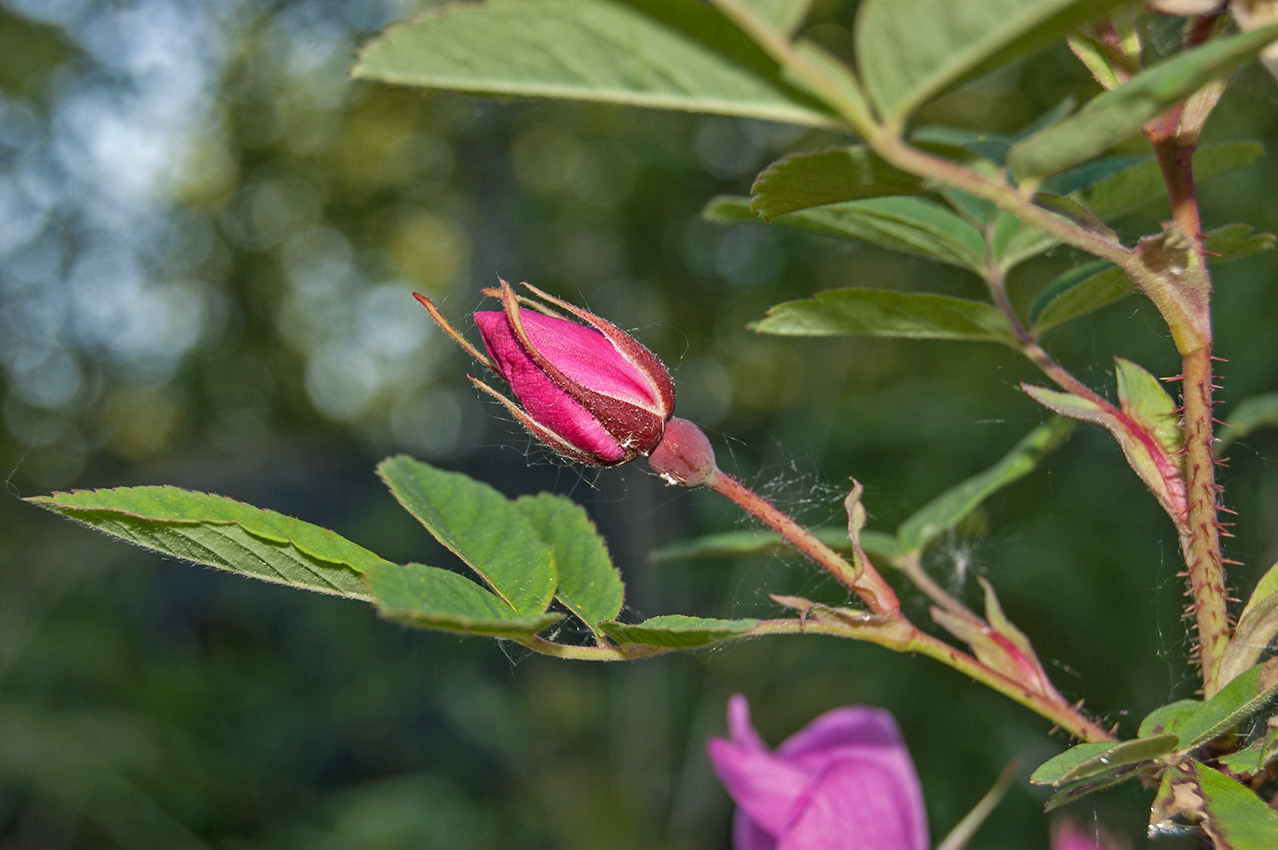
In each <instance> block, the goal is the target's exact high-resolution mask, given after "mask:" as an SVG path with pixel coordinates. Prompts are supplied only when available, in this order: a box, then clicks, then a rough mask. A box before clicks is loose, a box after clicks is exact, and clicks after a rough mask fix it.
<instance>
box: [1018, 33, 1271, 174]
mask: <svg viewBox="0 0 1278 850" xmlns="http://www.w3.org/2000/svg"><path fill="white" fill-rule="evenodd" d="M1275 38H1278V24H1275V25H1271V26H1268V27H1261V28H1259V29H1255V30H1252V31H1251V32H1245V33H1240V34H1238V35H1234V36H1227V37H1225V38H1218V39H1213V40H1212V41H1209V42H1208V43H1207V44H1205V45H1203V46H1202V47H1196V48H1193V49H1191V50H1186V51H1183V52H1181V53H1178V54H1176V55H1175V56H1173V57H1172V58H1170V59H1167V60H1164V61H1162V62H1159V63H1158V64H1156V65H1151V66H1150V67H1149V68H1146V69H1145V70H1144V71H1142V72H1141V73H1139V74H1137V75H1136V76H1135V77H1132V78H1131V79H1130V80H1128V81H1127V82H1126V83H1124V84H1123V85H1121V86H1119V87H1118V88H1116V89H1112V90H1110V91H1107V92H1105V93H1103V94H1101V95H1100V96H1098V97H1096V98H1095V99H1093V100H1091V101H1089V102H1088V103H1087V104H1086V105H1085V106H1084V107H1083V108H1082V109H1081V110H1079V111H1078V113H1077V114H1076V115H1074V116H1072V117H1070V118H1066V119H1065V120H1063V121H1060V122H1058V123H1056V124H1054V125H1052V126H1051V127H1047V128H1045V129H1044V130H1042V131H1041V132H1039V133H1036V134H1035V135H1033V136H1030V137H1029V138H1028V139H1025V140H1024V141H1021V142H1017V143H1016V144H1015V145H1013V146H1012V149H1011V150H1010V151H1009V152H1008V157H1007V161H1008V164H1009V165H1010V166H1011V168H1012V172H1013V173H1014V174H1015V175H1016V176H1017V178H1019V179H1021V180H1023V181H1026V180H1033V179H1036V178H1042V177H1046V176H1049V175H1052V174H1057V173H1059V172H1061V171H1064V170H1065V169H1067V168H1069V167H1070V166H1072V165H1077V164H1078V163H1080V162H1085V161H1086V160H1089V159H1092V158H1094V157H1096V156H1099V155H1100V154H1102V153H1104V152H1105V151H1106V150H1108V149H1109V148H1111V147H1113V146H1114V145H1116V144H1118V143H1119V142H1121V141H1123V140H1124V139H1126V138H1127V137H1128V136H1131V135H1132V134H1134V133H1137V132H1139V131H1140V128H1141V126H1142V125H1143V124H1144V123H1145V122H1146V121H1148V120H1149V119H1151V118H1153V117H1155V116H1156V115H1158V114H1159V113H1161V112H1163V111H1164V110H1165V109H1167V107H1169V106H1171V105H1172V104H1174V103H1176V102H1177V101H1180V100H1182V99H1184V98H1186V97H1188V96H1189V95H1191V94H1193V93H1194V92H1195V91H1197V90H1198V89H1200V88H1202V87H1203V86H1204V85H1206V84H1207V83H1209V82H1211V81H1212V80H1214V79H1216V78H1217V77H1220V76H1223V75H1225V74H1228V73H1229V72H1230V71H1232V70H1233V69H1234V68H1235V67H1237V66H1238V65H1239V64H1241V63H1243V62H1245V61H1247V60H1248V59H1251V58H1252V57H1253V56H1255V55H1256V54H1257V53H1259V52H1260V50H1261V49H1262V48H1264V47H1265V45H1267V44H1269V43H1270V42H1271V41H1273V40H1274V39H1275Z"/></svg>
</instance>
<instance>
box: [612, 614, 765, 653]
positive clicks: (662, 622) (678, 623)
mask: <svg viewBox="0 0 1278 850" xmlns="http://www.w3.org/2000/svg"><path fill="white" fill-rule="evenodd" d="M758 624H759V621H758V620H716V619H713V618H710V617H686V616H684V615H682V614H667V615H665V616H661V617H652V618H651V619H648V620H644V621H643V622H642V623H636V624H634V625H627V624H624V623H604V624H603V630H604V632H606V633H607V635H608V637H610V638H612V639H613V640H615V641H616V642H617V643H619V644H622V645H623V646H655V647H662V648H665V649H693V648H695V647H699V646H708V645H710V644H712V643H720V642H722V641H725V640H732V639H734V638H739V637H742V636H744V635H746V634H747V633H749V632H750V630H751V629H753V628H754V627H755V626H757V625H758Z"/></svg>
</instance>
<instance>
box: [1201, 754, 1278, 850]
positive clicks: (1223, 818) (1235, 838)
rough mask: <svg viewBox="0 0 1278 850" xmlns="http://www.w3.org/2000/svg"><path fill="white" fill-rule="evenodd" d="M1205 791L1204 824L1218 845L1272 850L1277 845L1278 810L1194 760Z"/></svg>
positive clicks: (1231, 848) (1229, 848)
mask: <svg viewBox="0 0 1278 850" xmlns="http://www.w3.org/2000/svg"><path fill="white" fill-rule="evenodd" d="M1193 764H1194V772H1195V773H1196V774H1197V776H1198V784H1199V787H1201V788H1202V791H1203V811H1204V813H1205V814H1206V818H1205V823H1204V827H1205V829H1206V830H1207V833H1208V834H1209V835H1210V836H1211V837H1212V839H1213V842H1214V844H1215V846H1216V847H1218V848H1227V850H1273V848H1274V847H1278V812H1275V811H1274V810H1273V809H1271V808H1269V806H1267V805H1265V803H1264V802H1263V801H1262V800H1261V799H1260V798H1259V797H1257V796H1256V794H1255V792H1253V791H1251V790H1250V789H1248V788H1246V787H1244V786H1242V785H1240V784H1238V783H1237V782H1235V781H1234V780H1233V779H1230V778H1229V777H1228V776H1226V775H1225V774H1223V773H1221V772H1220V771H1218V770H1213V769H1212V768H1210V767H1207V766H1206V765H1205V764H1200V763H1198V762H1194V763H1193Z"/></svg>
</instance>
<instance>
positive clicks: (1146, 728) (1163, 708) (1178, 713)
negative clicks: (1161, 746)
mask: <svg viewBox="0 0 1278 850" xmlns="http://www.w3.org/2000/svg"><path fill="white" fill-rule="evenodd" d="M1202 704H1203V703H1202V700H1197V699H1178V700H1176V701H1175V702H1169V703H1167V705H1160V706H1159V707H1158V708H1156V709H1154V710H1153V711H1151V712H1150V713H1149V714H1147V715H1145V719H1144V720H1142V721H1141V722H1140V729H1139V731H1137V733H1136V734H1137V736H1138V737H1141V738H1151V737H1153V736H1154V735H1161V734H1163V733H1164V732H1166V731H1167V727H1168V725H1170V724H1173V723H1181V722H1183V721H1184V719H1185V718H1186V717H1188V716H1189V715H1191V714H1193V713H1194V712H1196V711H1197V710H1198V709H1199V708H1201V707H1202Z"/></svg>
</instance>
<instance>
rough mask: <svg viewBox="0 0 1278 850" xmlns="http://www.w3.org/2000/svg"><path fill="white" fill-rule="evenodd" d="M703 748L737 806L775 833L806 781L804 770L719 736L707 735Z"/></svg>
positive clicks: (785, 818) (790, 810)
mask: <svg viewBox="0 0 1278 850" xmlns="http://www.w3.org/2000/svg"><path fill="white" fill-rule="evenodd" d="M707 750H708V751H709V753H710V763H711V764H713V765H714V770H715V773H717V774H719V779H720V781H722V782H723V785H724V787H725V788H727V789H728V794H729V796H731V797H732V799H733V800H734V801H735V802H736V804H737V807H738V808H739V809H740V810H741V811H743V812H745V814H746V816H747V817H749V818H750V820H752V821H754V823H755V824H756V825H758V826H759V828H760V829H762V830H764V831H765V832H767V833H769V834H770V835H776V834H777V833H779V832H780V831H781V828H782V827H783V826H785V824H786V822H787V821H788V820H789V819H790V817H791V816H792V814H793V812H794V807H795V804H796V803H798V802H799V799H800V798H801V797H802V795H803V791H804V789H805V788H806V787H807V785H808V780H809V776H808V774H807V772H805V771H802V770H799V769H797V768H795V767H794V766H792V765H790V764H787V763H786V761H785V760H784V759H780V758H777V757H776V756H774V755H772V754H771V753H768V752H763V751H760V750H756V749H754V748H752V747H750V746H747V745H742V744H737V743H734V742H732V741H726V740H724V739H723V738H714V739H711V741H710V743H709V744H708V745H707Z"/></svg>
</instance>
